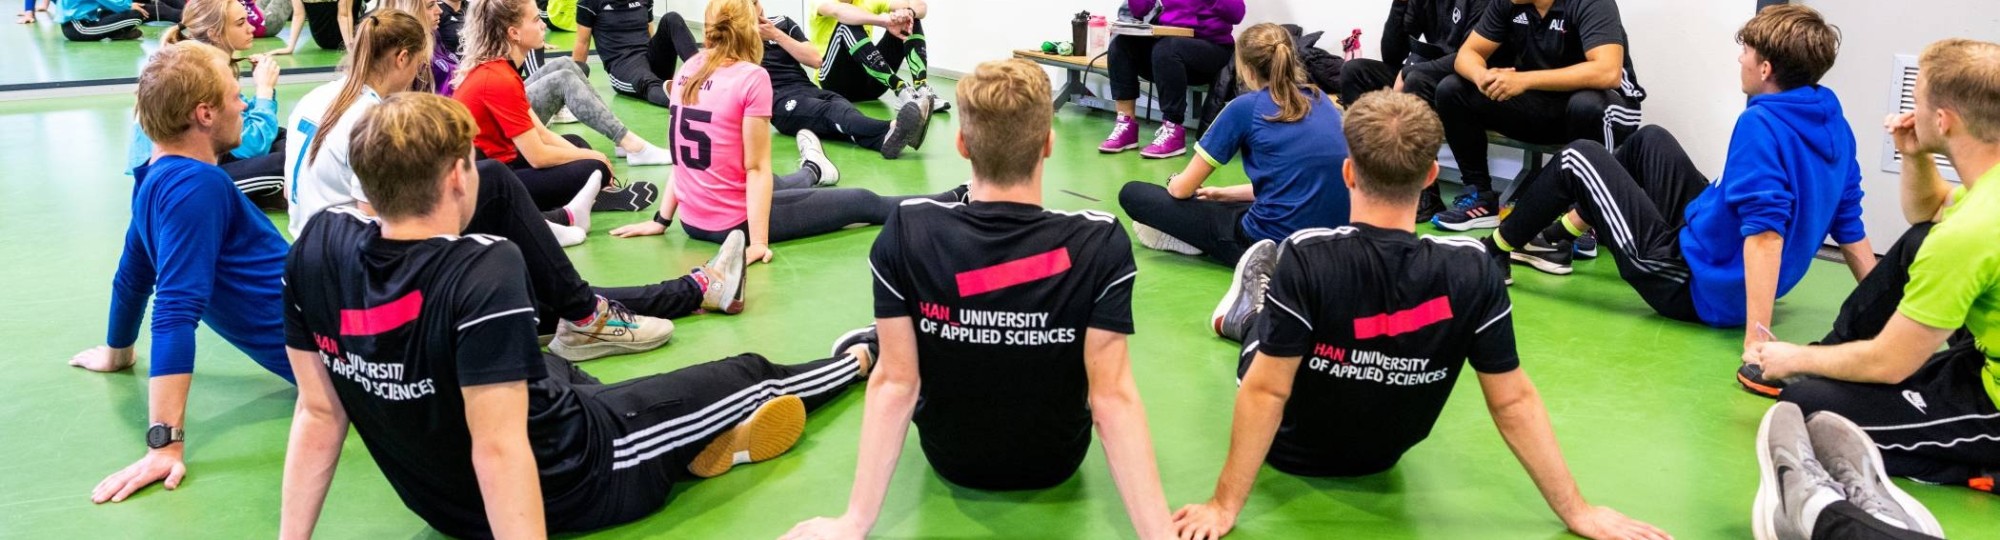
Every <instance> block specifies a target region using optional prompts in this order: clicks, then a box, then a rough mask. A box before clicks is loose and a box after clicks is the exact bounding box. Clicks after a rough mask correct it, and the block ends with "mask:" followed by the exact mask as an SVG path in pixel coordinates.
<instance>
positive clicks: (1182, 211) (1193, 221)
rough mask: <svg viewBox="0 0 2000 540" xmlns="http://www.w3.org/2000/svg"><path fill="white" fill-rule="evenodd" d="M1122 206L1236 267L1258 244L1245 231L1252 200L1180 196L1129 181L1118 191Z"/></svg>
mask: <svg viewBox="0 0 2000 540" xmlns="http://www.w3.org/2000/svg"><path fill="white" fill-rule="evenodd" d="M1118 206H1119V207H1120V208H1124V209H1125V215H1126V216H1129V217H1131V218H1132V222H1133V223H1140V224H1144V225H1146V226H1147V227H1152V228H1155V229H1159V230H1160V232H1163V233H1167V235H1168V236H1172V237H1174V238H1176V239H1179V240H1180V241H1182V242H1187V244H1188V245H1190V246H1194V247H1195V249H1199V250H1201V254H1202V256H1204V257H1208V259H1209V260H1212V261H1215V262H1218V263H1222V264H1225V265H1229V266H1235V265H1236V261H1237V260H1238V259H1242V258H1243V251H1244V250H1248V249H1250V245H1251V244H1255V243H1257V241H1256V240H1255V239H1252V238H1250V234H1249V233H1247V232H1245V231H1244V230H1243V215H1244V214H1248V213H1250V203H1241V202H1216V201H1204V200H1200V199H1186V200H1182V199H1176V198H1174V196H1173V195H1171V194H1168V193H1167V188H1166V187H1163V186H1161V185H1159V184H1154V183H1149V182H1127V183H1126V184H1125V187H1124V188H1123V189H1120V190H1118Z"/></svg>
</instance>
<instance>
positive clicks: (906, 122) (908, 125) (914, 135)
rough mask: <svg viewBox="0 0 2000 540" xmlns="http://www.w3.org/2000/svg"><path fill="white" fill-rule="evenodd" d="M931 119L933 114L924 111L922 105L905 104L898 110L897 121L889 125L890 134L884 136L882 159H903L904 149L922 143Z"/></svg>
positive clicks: (916, 103)
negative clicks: (925, 129)
mask: <svg viewBox="0 0 2000 540" xmlns="http://www.w3.org/2000/svg"><path fill="white" fill-rule="evenodd" d="M930 119H931V113H930V112H929V111H925V110H923V104H922V103H918V102H915V101H911V102H906V103H903V106H902V107H899V108H897V109H896V120H895V121H893V122H890V123H889V134H888V135H884V136H882V159H896V158H900V157H903V149H904V148H910V147H915V146H916V145H917V144H918V143H920V142H921V141H922V139H923V136H924V133H925V131H924V128H925V127H928V126H929V124H930Z"/></svg>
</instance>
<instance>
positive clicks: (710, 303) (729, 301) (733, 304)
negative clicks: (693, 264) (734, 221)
mask: <svg viewBox="0 0 2000 540" xmlns="http://www.w3.org/2000/svg"><path fill="white" fill-rule="evenodd" d="M745 242H746V240H745V237H744V236H743V231H729V237H728V238H724V239H723V240H722V248H720V249H717V250H715V256H714V257H711V258H709V259H708V262H707V263H705V264H703V265H701V273H702V275H703V276H705V277H707V278H708V290H706V291H703V292H702V294H701V308H702V309H705V310H708V311H713V312H718V313H727V314H730V315H735V314H738V313H742V312H743V267H744V266H746V264H745V261H744V260H743V249H744V247H745V246H744V243H745Z"/></svg>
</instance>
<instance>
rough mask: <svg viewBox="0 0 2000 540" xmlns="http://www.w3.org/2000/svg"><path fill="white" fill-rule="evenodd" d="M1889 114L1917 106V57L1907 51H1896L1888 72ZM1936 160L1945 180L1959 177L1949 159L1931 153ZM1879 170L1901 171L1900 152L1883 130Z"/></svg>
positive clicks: (1894, 142)
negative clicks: (1894, 67) (1893, 67)
mask: <svg viewBox="0 0 2000 540" xmlns="http://www.w3.org/2000/svg"><path fill="white" fill-rule="evenodd" d="M1889 79H1890V81H1889V86H1890V88H1889V114H1902V113H1906V112H1910V111H1914V110H1917V57H1916V56H1913V55H1908V54H1899V55H1896V70H1895V71H1894V72H1892V73H1890V74H1889ZM1932 157H1933V158H1934V159H1936V160H1937V165H1938V173H1939V174H1940V175H1941V176H1944V177H1945V179H1946V180H1950V181H1953V182H1957V181H1958V169H1953V168H1952V167H1951V160H1948V159H1945V157H1944V156H1932ZM1882 170H1883V171H1884V172H1892V173H1902V172H1903V155H1902V154H1900V153H1897V152H1896V139H1895V138H1894V137H1890V136H1888V135H1886V134H1884V135H1883V136H1882Z"/></svg>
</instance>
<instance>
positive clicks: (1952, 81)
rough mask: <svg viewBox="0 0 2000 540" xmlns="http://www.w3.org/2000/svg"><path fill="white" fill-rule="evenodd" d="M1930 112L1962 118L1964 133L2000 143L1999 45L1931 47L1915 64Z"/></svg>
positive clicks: (1963, 42)
mask: <svg viewBox="0 0 2000 540" xmlns="http://www.w3.org/2000/svg"><path fill="white" fill-rule="evenodd" d="M1917 69H1918V72H1919V74H1918V76H1919V77H1923V80H1924V97H1926V98H1928V99H1929V100H1930V105H1931V108H1934V109H1951V110H1952V111H1953V112H1956V113H1958V115H1959V116H1962V117H1965V130H1966V132H1967V133H1970V134H1972V136H1973V138H1976V139H1979V140H1981V141H1985V142H1995V141H2000V44H1995V43H1993V42H1989V41H1976V40H1970V39H1962V38H1954V39H1947V40H1944V41H1939V42H1937V43H1932V44H1931V46H1930V47H1929V48H1926V49H1924V55H1923V57H1922V58H1920V59H1918V60H1917Z"/></svg>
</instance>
